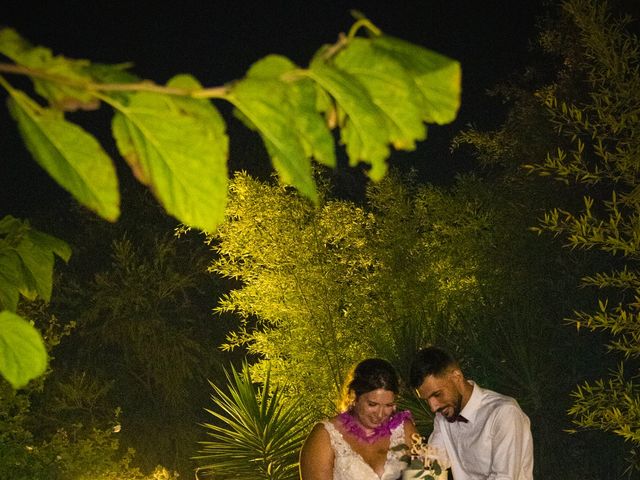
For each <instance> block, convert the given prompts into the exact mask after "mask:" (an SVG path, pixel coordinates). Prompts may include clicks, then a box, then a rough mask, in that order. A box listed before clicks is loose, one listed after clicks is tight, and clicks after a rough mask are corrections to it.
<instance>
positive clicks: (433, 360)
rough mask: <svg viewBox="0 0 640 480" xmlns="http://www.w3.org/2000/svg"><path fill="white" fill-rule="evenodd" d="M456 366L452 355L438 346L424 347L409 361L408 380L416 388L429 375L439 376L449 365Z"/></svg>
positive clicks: (456, 363)
mask: <svg viewBox="0 0 640 480" xmlns="http://www.w3.org/2000/svg"><path fill="white" fill-rule="evenodd" d="M452 366H455V367H457V366H458V362H457V360H456V359H455V358H453V356H452V355H451V354H450V353H449V352H447V351H446V350H443V349H442V348H438V347H426V348H423V349H422V350H420V351H418V353H416V355H415V357H414V359H413V361H412V362H411V369H410V371H409V382H410V384H411V388H418V387H419V386H420V385H422V382H424V379H425V378H427V377H428V376H429V375H434V376H436V377H437V376H440V375H442V374H443V373H445V372H446V371H447V370H448V369H449V368H450V367H452Z"/></svg>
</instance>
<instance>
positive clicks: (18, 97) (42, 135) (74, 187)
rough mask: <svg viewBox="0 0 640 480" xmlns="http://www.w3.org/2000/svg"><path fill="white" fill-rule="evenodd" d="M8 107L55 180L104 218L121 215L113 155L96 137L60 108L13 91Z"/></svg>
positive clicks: (41, 162)
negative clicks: (110, 154)
mask: <svg viewBox="0 0 640 480" xmlns="http://www.w3.org/2000/svg"><path fill="white" fill-rule="evenodd" d="M9 109H10V111H11V114H12V115H13V117H14V118H15V119H16V121H17V122H18V128H19V130H20V134H21V135H22V138H23V140H24V143H25V145H26V146H27V148H28V149H29V151H30V152H31V154H32V155H33V157H34V158H35V159H36V161H37V162H38V163H39V164H40V166H42V168H44V169H45V170H46V171H47V172H48V173H49V175H51V177H53V179H54V180H56V182H58V183H59V184H60V185H61V186H62V187H64V188H65V189H66V190H67V191H68V192H70V193H71V194H72V195H73V196H74V197H75V198H76V199H77V200H78V201H79V202H80V203H81V204H82V205H84V206H86V207H87V208H89V209H91V210H93V211H94V212H96V213H97V214H98V215H100V216H101V217H103V218H105V219H107V220H110V221H115V220H117V219H118V217H119V216H120V194H119V192H118V178H117V176H116V172H115V168H114V166H113V163H112V162H111V158H109V156H108V155H107V154H106V153H105V151H104V150H103V149H102V147H101V146H100V144H99V143H98V142H97V140H96V139H95V138H94V137H93V136H92V135H90V134H89V133H87V132H86V131H84V130H83V129H82V128H81V127H79V126H78V125H75V124H73V123H71V122H68V121H66V120H65V119H64V116H63V115H62V113H61V112H60V111H58V110H54V109H47V108H42V107H40V106H39V105H37V104H36V103H35V102H34V101H33V100H31V99H30V98H29V97H28V96H27V95H25V94H24V93H23V92H21V91H16V90H13V91H12V92H11V98H10V99H9Z"/></svg>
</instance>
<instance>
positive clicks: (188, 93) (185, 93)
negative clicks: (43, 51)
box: [0, 63, 229, 98]
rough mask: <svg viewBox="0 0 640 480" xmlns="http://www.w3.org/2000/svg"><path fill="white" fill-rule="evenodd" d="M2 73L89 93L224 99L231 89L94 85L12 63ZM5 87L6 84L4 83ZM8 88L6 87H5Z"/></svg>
mask: <svg viewBox="0 0 640 480" xmlns="http://www.w3.org/2000/svg"><path fill="white" fill-rule="evenodd" d="M0 72H4V73H10V74H15V75H25V76H28V77H32V78H40V79H43V80H47V81H50V82H55V83H60V84H64V85H68V86H71V87H75V88H78V89H82V90H85V91H87V92H92V93H93V92H155V93H163V94H165V95H177V96H182V97H193V98H224V96H225V95H226V93H227V91H228V90H229V87H227V86H221V87H209V88H201V89H187V88H177V87H167V86H164V85H158V84H157V83H154V82H152V81H150V80H142V81H140V82H134V83H93V82H81V81H77V80H73V79H70V78H68V77H63V76H60V75H54V74H51V73H49V72H46V71H42V70H38V69H34V68H29V67H25V66H22V65H15V64H10V63H0ZM2 84H3V86H5V85H4V83H2ZM5 88H6V86H5Z"/></svg>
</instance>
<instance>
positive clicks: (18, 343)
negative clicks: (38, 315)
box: [0, 215, 71, 388]
mask: <svg viewBox="0 0 640 480" xmlns="http://www.w3.org/2000/svg"><path fill="white" fill-rule="evenodd" d="M56 256H57V257H59V258H61V259H62V260H64V261H65V262H66V261H68V260H69V257H70V256H71V249H70V248H69V246H68V245H67V244H66V243H65V242H63V241H62V240H59V239H57V238H55V237H52V236H50V235H47V234H45V233H42V232H40V231H38V230H36V229H34V228H32V227H31V226H30V225H29V223H28V222H26V221H21V220H19V219H17V218H14V217H12V216H10V215H7V216H6V217H4V218H2V219H1V220H0V374H2V376H3V377H4V378H5V379H7V380H8V381H9V383H11V385H12V386H13V387H14V388H20V387H23V386H24V385H26V384H27V382H28V381H29V380H31V379H33V378H35V377H37V376H39V375H41V374H43V373H44V371H45V369H46V367H47V352H46V349H45V345H44V342H43V340H42V336H41V335H40V333H39V332H38V331H37V330H36V328H35V327H34V326H33V324H32V323H31V322H29V321H28V320H27V319H25V318H23V317H22V316H20V315H19V314H17V313H16V309H17V308H18V301H19V299H20V296H22V297H23V298H26V299H27V300H35V299H36V298H41V299H43V300H45V301H49V299H50V298H51V290H52V282H53V280H52V277H53V265H54V260H55V257H56Z"/></svg>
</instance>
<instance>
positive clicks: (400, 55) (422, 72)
mask: <svg viewBox="0 0 640 480" xmlns="http://www.w3.org/2000/svg"><path fill="white" fill-rule="evenodd" d="M371 43H372V45H373V47H374V48H376V49H379V50H381V51H383V52H385V54H387V55H389V56H390V57H392V58H394V59H395V60H396V61H397V62H399V63H400V64H401V65H402V66H403V67H404V68H405V69H406V71H407V72H409V74H410V75H411V77H412V78H413V81H414V82H415V84H416V86H417V87H418V89H419V90H420V91H421V92H422V95H423V105H422V113H423V119H424V121H425V122H428V123H437V124H440V125H443V124H446V123H450V122H452V121H453V120H455V118H456V115H457V114H458V109H459V108H460V93H461V81H462V71H461V68H460V63H459V62H457V61H455V60H453V59H451V58H449V57H446V56H444V55H441V54H439V53H436V52H434V51H432V50H429V49H426V48H424V47H421V46H419V45H414V44H412V43H409V42H406V41H404V40H400V39H399V38H395V37H391V36H388V35H381V36H377V37H374V38H373V39H372V40H371Z"/></svg>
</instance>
